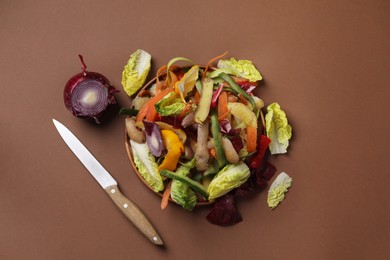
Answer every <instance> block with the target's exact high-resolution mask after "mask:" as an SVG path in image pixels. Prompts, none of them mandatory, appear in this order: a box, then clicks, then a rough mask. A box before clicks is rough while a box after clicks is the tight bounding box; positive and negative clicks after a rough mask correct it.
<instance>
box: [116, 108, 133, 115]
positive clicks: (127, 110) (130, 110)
mask: <svg viewBox="0 0 390 260" xmlns="http://www.w3.org/2000/svg"><path fill="white" fill-rule="evenodd" d="M119 114H120V115H127V116H136V115H137V114H138V110H137V109H134V108H125V107H122V108H121V110H119Z"/></svg>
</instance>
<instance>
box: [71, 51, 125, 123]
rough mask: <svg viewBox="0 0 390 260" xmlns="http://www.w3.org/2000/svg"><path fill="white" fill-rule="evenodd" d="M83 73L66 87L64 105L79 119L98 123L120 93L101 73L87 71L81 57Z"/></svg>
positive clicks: (77, 75)
mask: <svg viewBox="0 0 390 260" xmlns="http://www.w3.org/2000/svg"><path fill="white" fill-rule="evenodd" d="M79 58H80V61H81V64H82V66H83V67H82V71H81V73H78V74H76V75H74V76H73V77H71V78H70V79H69V80H68V82H67V83H66V85H65V89H64V103H65V106H66V108H67V109H68V110H69V111H70V112H72V113H73V115H75V116H77V117H83V118H92V119H94V120H95V122H96V123H98V124H99V123H100V122H99V117H100V116H101V114H102V113H103V112H104V111H105V110H106V109H107V107H108V106H109V105H110V104H115V103H116V101H115V97H114V93H115V92H118V90H116V89H115V87H113V86H111V85H110V82H109V80H108V79H107V78H106V77H105V76H103V75H102V74H100V73H97V72H89V71H87V66H86V65H85V63H84V59H83V56H81V55H79Z"/></svg>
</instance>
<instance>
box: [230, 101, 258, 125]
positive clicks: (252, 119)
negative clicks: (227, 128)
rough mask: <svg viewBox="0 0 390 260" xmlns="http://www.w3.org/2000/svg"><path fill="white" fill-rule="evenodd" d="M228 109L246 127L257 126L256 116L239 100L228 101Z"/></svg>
mask: <svg viewBox="0 0 390 260" xmlns="http://www.w3.org/2000/svg"><path fill="white" fill-rule="evenodd" d="M228 109H229V111H230V113H231V114H232V115H233V116H234V117H235V118H236V119H237V120H238V121H240V122H242V123H243V124H244V125H245V126H246V127H247V126H250V127H253V128H257V117H256V115H255V113H253V111H252V110H250V109H249V108H248V107H247V106H245V105H244V104H242V103H239V102H229V103H228Z"/></svg>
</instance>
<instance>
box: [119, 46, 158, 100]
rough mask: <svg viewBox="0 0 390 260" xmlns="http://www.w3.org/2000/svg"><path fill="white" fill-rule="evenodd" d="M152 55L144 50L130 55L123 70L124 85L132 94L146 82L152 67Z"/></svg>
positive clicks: (127, 92) (128, 92)
mask: <svg viewBox="0 0 390 260" xmlns="http://www.w3.org/2000/svg"><path fill="white" fill-rule="evenodd" d="M151 59H152V56H151V55H150V54H149V53H147V52H146V51H144V50H137V51H135V52H134V53H132V54H131V55H130V59H129V60H128V61H127V64H126V65H125V67H124V69H123V72H122V86H123V89H124V90H125V92H126V94H127V95H129V96H131V95H133V94H134V93H136V92H137V91H138V90H139V89H140V88H141V87H142V85H143V84H144V83H145V80H146V77H147V76H148V74H149V71H150V67H151Z"/></svg>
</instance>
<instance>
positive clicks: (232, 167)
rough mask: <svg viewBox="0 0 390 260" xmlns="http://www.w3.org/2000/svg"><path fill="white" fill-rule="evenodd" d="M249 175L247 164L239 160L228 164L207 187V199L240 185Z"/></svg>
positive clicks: (216, 196) (219, 195)
mask: <svg viewBox="0 0 390 260" xmlns="http://www.w3.org/2000/svg"><path fill="white" fill-rule="evenodd" d="M249 175H250V170H249V168H248V166H247V165H246V164H245V163H244V162H242V161H240V162H239V163H237V164H229V165H227V166H225V167H224V168H223V169H222V170H221V171H220V172H218V173H217V175H215V177H214V179H213V180H212V181H211V182H210V185H209V186H208V188H207V192H208V193H209V200H212V199H215V198H218V197H221V196H222V195H225V194H226V193H228V192H229V191H231V190H232V189H234V188H237V187H239V186H241V184H243V183H244V182H246V181H247V179H248V178H249Z"/></svg>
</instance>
